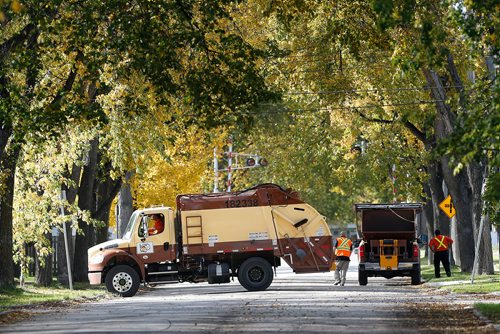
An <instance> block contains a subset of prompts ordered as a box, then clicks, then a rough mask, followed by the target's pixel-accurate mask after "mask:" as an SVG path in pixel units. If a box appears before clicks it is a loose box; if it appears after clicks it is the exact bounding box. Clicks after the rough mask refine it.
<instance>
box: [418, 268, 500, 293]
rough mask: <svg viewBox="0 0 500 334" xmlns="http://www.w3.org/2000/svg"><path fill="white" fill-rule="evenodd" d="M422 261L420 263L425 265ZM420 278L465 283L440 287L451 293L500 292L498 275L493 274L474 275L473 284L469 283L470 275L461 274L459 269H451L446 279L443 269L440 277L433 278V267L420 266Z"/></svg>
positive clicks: (499, 277)
mask: <svg viewBox="0 0 500 334" xmlns="http://www.w3.org/2000/svg"><path fill="white" fill-rule="evenodd" d="M425 262H426V261H425ZM425 262H424V260H422V263H425ZM421 273H422V278H423V279H424V280H425V281H426V282H453V281H467V282H466V283H465V282H463V283H462V282H461V283H458V284H452V285H446V286H443V287H441V288H442V289H446V290H449V291H453V292H461V293H490V292H500V274H499V273H495V274H493V275H476V276H475V277H474V284H471V283H470V280H471V274H470V273H462V272H461V271H460V268H459V267H456V266H455V267H453V266H452V268H451V277H447V276H446V273H445V271H444V268H441V277H440V278H435V277H434V266H433V265H426V264H425V265H424V264H423V265H421Z"/></svg>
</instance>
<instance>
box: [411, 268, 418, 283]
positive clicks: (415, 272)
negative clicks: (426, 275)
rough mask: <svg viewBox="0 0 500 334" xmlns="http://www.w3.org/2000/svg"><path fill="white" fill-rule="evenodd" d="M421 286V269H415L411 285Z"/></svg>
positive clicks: (412, 273)
mask: <svg viewBox="0 0 500 334" xmlns="http://www.w3.org/2000/svg"><path fill="white" fill-rule="evenodd" d="M419 284H420V268H418V269H415V270H413V271H412V272H411V285H419Z"/></svg>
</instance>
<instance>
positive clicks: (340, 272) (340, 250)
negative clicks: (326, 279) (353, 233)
mask: <svg viewBox="0 0 500 334" xmlns="http://www.w3.org/2000/svg"><path fill="white" fill-rule="evenodd" d="M351 252H352V241H351V239H348V238H347V237H346V234H345V232H340V238H337V241H336V242H335V255H336V257H337V258H336V263H335V264H336V266H337V267H336V268H335V276H334V277H335V283H333V284H334V285H339V284H340V285H341V286H344V284H345V280H346V276H347V270H348V269H349V261H350V256H351Z"/></svg>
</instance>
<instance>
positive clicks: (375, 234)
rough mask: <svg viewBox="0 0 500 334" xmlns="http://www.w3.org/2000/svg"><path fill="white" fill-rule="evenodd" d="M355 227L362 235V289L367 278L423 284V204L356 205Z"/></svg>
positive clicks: (359, 268)
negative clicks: (420, 226)
mask: <svg viewBox="0 0 500 334" xmlns="http://www.w3.org/2000/svg"><path fill="white" fill-rule="evenodd" d="M354 207H355V211H356V225H357V229H358V231H360V232H361V239H362V240H361V242H360V246H359V247H358V257H359V267H358V282H359V285H367V284H368V277H385V278H393V277H398V276H399V277H405V276H408V277H411V284H413V285H416V284H420V248H419V245H418V239H417V227H418V224H419V219H420V216H421V212H422V204H421V203H395V204H371V203H362V204H355V205H354Z"/></svg>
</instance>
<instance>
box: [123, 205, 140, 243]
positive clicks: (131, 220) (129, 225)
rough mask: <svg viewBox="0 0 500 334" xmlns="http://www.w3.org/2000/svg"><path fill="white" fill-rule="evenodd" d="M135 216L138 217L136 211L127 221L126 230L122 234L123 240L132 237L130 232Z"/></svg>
mask: <svg viewBox="0 0 500 334" xmlns="http://www.w3.org/2000/svg"><path fill="white" fill-rule="evenodd" d="M137 215H138V212H137V211H136V212H134V213H133V214H132V216H131V217H130V220H129V221H128V225H127V228H126V229H125V233H123V239H124V240H130V237H131V236H132V230H133V229H134V223H135V221H136V219H137Z"/></svg>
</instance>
